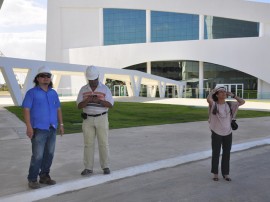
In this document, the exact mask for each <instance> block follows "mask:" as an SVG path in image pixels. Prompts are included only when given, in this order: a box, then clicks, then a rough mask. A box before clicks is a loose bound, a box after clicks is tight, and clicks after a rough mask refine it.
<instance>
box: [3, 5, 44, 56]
mask: <svg viewBox="0 0 270 202" xmlns="http://www.w3.org/2000/svg"><path fill="white" fill-rule="evenodd" d="M46 21H47V0H4V2H3V5H2V7H1V10H0V51H1V52H2V53H3V54H4V55H5V56H6V57H15V58H24V59H36V60H45V49H46Z"/></svg>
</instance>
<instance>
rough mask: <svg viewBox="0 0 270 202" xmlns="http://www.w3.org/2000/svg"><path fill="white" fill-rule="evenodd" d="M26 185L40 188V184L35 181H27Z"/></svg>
mask: <svg viewBox="0 0 270 202" xmlns="http://www.w3.org/2000/svg"><path fill="white" fill-rule="evenodd" d="M28 187H29V188H31V189H38V188H40V184H39V183H38V182H37V181H28Z"/></svg>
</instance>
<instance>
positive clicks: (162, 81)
mask: <svg viewBox="0 0 270 202" xmlns="http://www.w3.org/2000/svg"><path fill="white" fill-rule="evenodd" d="M41 66H47V67H49V68H50V69H51V70H52V74H53V75H54V76H53V84H54V87H55V89H56V90H57V88H58V84H59V81H60V79H61V76H63V75H73V76H74V75H77V76H82V77H84V73H85V70H86V66H85V65H75V64H65V63H56V62H46V61H37V60H25V59H17V58H8V57H0V69H1V72H2V74H3V76H4V78H5V81H6V83H7V86H8V88H9V91H10V94H11V97H12V99H13V102H14V104H15V105H21V104H22V101H23V97H24V94H25V92H26V91H27V90H28V89H30V88H31V87H33V85H34V84H33V79H34V78H35V76H36V75H37V70H38V68H39V67H41ZM98 70H99V72H100V77H99V79H100V81H102V82H103V83H104V82H105V81H106V79H114V80H120V81H124V82H125V83H126V85H127V89H128V94H129V96H139V93H140V88H141V85H147V86H154V87H155V89H156V86H158V87H159V95H160V97H164V95H165V88H166V86H176V88H177V89H178V97H182V92H183V88H184V87H185V85H186V83H185V82H181V81H175V80H171V79H166V78H163V77H159V76H154V75H151V74H147V73H143V72H139V71H135V70H125V69H115V68H108V67H98ZM15 71H20V72H27V76H26V79H25V82H24V85H23V88H22V89H20V86H19V84H18V81H17V80H16V77H15ZM84 79H85V83H84V84H86V83H87V81H86V78H85V77H84ZM153 95H155V93H154V94H153Z"/></svg>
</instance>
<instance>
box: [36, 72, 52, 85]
mask: <svg viewBox="0 0 270 202" xmlns="http://www.w3.org/2000/svg"><path fill="white" fill-rule="evenodd" d="M38 76H39V75H36V77H35V78H34V80H33V82H34V83H35V86H38V85H39V83H38V80H37V78H38ZM49 87H50V88H53V83H52V81H51V82H50V84H49Z"/></svg>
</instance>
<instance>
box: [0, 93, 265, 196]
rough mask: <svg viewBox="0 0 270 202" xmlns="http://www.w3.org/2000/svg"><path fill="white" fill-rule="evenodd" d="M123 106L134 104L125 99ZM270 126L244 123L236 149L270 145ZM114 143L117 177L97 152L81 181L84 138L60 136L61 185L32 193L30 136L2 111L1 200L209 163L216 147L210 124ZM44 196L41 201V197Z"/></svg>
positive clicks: (121, 133)
mask: <svg viewBox="0 0 270 202" xmlns="http://www.w3.org/2000/svg"><path fill="white" fill-rule="evenodd" d="M116 100H119V99H116ZM1 101H2V100H1ZM121 101H134V100H130V99H127V98H122V99H121ZM135 101H140V102H162V103H167V104H169V103H174V102H175V103H178V104H179V103H181V104H184V105H190V104H192V105H196V106H206V102H205V100H198V99H197V100H195V99H194V100H187V99H171V100H170V101H171V102H169V100H168V99H164V100H163V101H162V99H151V100H150V101H149V99H145V98H140V100H138V99H137V100H135ZM254 103H255V104H253V103H252V105H251V104H250V109H253V108H254V109H260V110H270V109H269V106H268V105H269V103H263V102H254ZM1 104H2V102H1ZM2 105H10V104H2ZM247 105H248V103H247ZM262 106H265V107H262ZM269 123H270V117H264V118H256V119H249V118H248V119H239V120H238V124H239V130H237V131H235V132H234V137H233V144H234V150H242V149H248V148H250V147H254V146H257V145H264V144H269V143H270V142H269V138H270V136H269V135H270V134H269ZM109 142H110V150H111V170H112V174H111V175H108V176H103V175H102V171H101V169H100V167H99V161H98V151H96V157H95V167H94V175H93V177H90V178H83V177H81V176H80V172H81V171H82V169H83V161H82V156H83V146H82V145H83V137H82V134H81V133H78V134H70V135H64V136H63V137H60V136H59V137H57V145H56V152H55V159H54V162H53V166H52V170H51V176H52V177H53V178H54V179H55V180H56V181H57V182H58V183H57V185H55V186H52V187H46V188H43V189H39V190H35V191H33V190H29V189H28V187H27V180H26V176H27V172H28V167H29V161H30V156H31V149H30V148H31V143H30V141H29V139H28V138H27V137H26V135H25V127H24V124H23V123H22V122H21V121H20V120H19V119H17V117H15V116H14V115H13V114H10V113H9V112H8V111H7V110H5V109H4V108H3V107H0V161H1V164H0V179H1V181H2V182H3V183H0V201H12V200H13V201H14V199H15V200H16V199H18V201H29V200H30V199H31V200H34V199H36V200H37V199H41V198H42V197H43V198H46V197H48V196H49V195H50V194H51V195H54V194H59V193H63V192H65V191H71V190H76V189H78V188H83V187H78V185H80V186H84V187H87V186H94V184H93V183H97V182H100V183H104V182H107V181H110V180H115V179H121V178H123V177H127V176H132V175H135V174H140V173H143V172H150V171H152V170H156V169H160V168H164V166H165V167H166V165H164V164H167V165H171V166H174V165H178V164H181V163H185V162H189V161H192V160H198V159H204V158H208V157H209V156H210V148H211V147H210V132H209V129H208V123H207V121H201V122H194V123H181V124H167V125H160V126H147V127H134V128H128V129H114V130H110V136H109ZM153 162H154V163H153ZM127 170H128V172H127ZM123 173H124V174H123ZM209 176H210V174H209ZM93 181H95V182H93ZM45 192H46V193H45ZM46 194H47V195H46ZM48 194H49V195H48ZM40 196H42V197H41V198H38V197H40ZM16 197H17V198H16ZM35 197H37V198H35Z"/></svg>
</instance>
